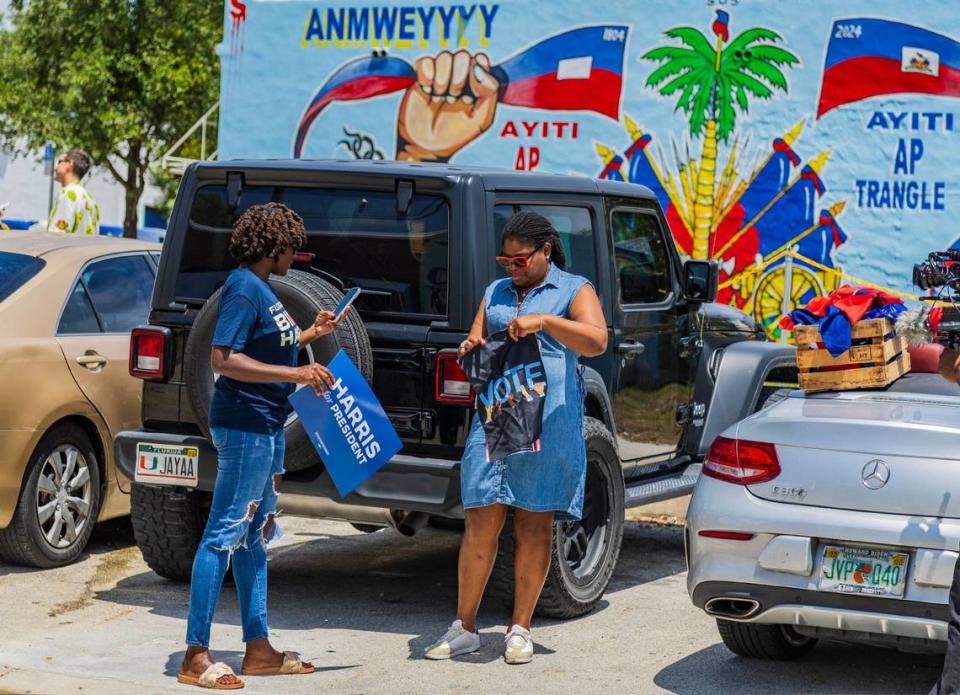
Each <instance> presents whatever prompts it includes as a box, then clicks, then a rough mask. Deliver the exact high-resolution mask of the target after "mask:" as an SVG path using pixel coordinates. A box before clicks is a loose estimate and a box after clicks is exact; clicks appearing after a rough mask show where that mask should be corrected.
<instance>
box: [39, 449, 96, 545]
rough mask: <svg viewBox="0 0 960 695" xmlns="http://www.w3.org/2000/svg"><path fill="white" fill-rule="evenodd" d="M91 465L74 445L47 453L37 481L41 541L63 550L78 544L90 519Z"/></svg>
mask: <svg viewBox="0 0 960 695" xmlns="http://www.w3.org/2000/svg"><path fill="white" fill-rule="evenodd" d="M92 498H93V487H92V485H91V484H90V464H89V462H88V461H87V458H86V457H85V456H84V455H83V452H82V451H81V450H80V449H79V448H78V447H77V446H76V445H74V444H61V445H60V446H58V447H56V448H55V449H54V450H53V451H51V452H50V455H49V456H47V458H46V459H45V460H44V462H43V465H42V466H41V468H40V475H39V477H38V478H37V507H36V509H37V521H38V522H39V523H40V530H41V532H42V533H43V538H44V540H46V542H47V543H49V544H50V546H51V547H53V548H57V549H59V550H62V549H64V548H69V547H70V546H71V545H73V544H74V543H76V542H77V538H79V537H80V536H81V535H82V534H83V531H84V529H85V528H86V526H87V524H88V523H92V521H91V520H90V502H91V500H92Z"/></svg>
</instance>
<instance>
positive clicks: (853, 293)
mask: <svg viewBox="0 0 960 695" xmlns="http://www.w3.org/2000/svg"><path fill="white" fill-rule="evenodd" d="M900 301H902V300H901V299H900V298H899V297H895V296H893V295H892V294H887V293H886V292H883V291H881V290H875V289H873V288H871V287H855V286H853V285H842V286H840V287H838V288H837V289H836V290H834V291H833V292H831V293H830V294H828V295H824V296H823V297H815V298H814V299H811V300H810V302H809V303H808V304H807V306H806V307H805V308H806V310H807V311H809V312H810V313H811V314H813V315H814V316H823V315H824V314H825V313H826V311H827V307H828V306H835V307H837V309H839V310H840V311H842V312H843V313H844V314H846V316H847V318H848V319H850V323H851V324H854V323H856V322H857V321H859V320H860V319H862V318H863V315H864V314H865V313H867V312H868V311H870V309H872V308H873V307H874V306H883V305H886V304H895V303H897V302H900Z"/></svg>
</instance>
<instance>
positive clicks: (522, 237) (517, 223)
mask: <svg viewBox="0 0 960 695" xmlns="http://www.w3.org/2000/svg"><path fill="white" fill-rule="evenodd" d="M507 239H516V240H517V241H522V242H526V243H528V244H530V245H532V246H533V247H534V248H535V249H541V248H543V247H544V246H545V245H546V244H547V242H549V243H550V245H551V247H550V260H551V261H553V263H554V265H556V266H557V267H558V268H560V270H566V268H567V256H566V254H565V253H564V252H563V244H562V243H561V242H560V235H559V234H557V230H556V229H554V228H553V225H552V224H550V220H548V219H547V218H546V217H544V216H543V215H539V214H537V213H535V212H518V213H517V214H515V215H514V216H513V217H511V218H510V219H509V220H507V224H506V225H505V226H504V228H503V236H502V238H501V243H503V242H504V241H506V240H507Z"/></svg>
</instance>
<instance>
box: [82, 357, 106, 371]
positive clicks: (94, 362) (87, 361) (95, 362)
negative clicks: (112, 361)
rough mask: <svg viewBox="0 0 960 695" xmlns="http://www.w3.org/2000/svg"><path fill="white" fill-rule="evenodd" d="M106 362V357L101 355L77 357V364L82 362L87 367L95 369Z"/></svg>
mask: <svg viewBox="0 0 960 695" xmlns="http://www.w3.org/2000/svg"><path fill="white" fill-rule="evenodd" d="M106 363H107V358H106V357H104V356H103V355H80V356H79V357H77V364H82V365H83V366H84V367H86V368H87V369H96V368H97V367H102V366H103V365H105V364H106Z"/></svg>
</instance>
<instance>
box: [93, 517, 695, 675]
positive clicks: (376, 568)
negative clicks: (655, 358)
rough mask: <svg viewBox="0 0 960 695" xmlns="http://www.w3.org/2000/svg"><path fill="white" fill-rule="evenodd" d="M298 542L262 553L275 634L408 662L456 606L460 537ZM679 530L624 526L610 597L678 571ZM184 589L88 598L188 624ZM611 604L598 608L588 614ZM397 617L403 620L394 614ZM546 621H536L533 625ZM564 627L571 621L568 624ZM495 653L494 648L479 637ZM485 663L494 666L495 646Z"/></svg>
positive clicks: (231, 602)
mask: <svg viewBox="0 0 960 695" xmlns="http://www.w3.org/2000/svg"><path fill="white" fill-rule="evenodd" d="M300 538H303V539H304V541H303V542H300V543H294V544H287V545H283V546H280V547H277V548H273V549H271V551H270V554H269V558H270V559H269V563H270V564H269V568H270V580H269V587H270V588H269V591H270V597H269V602H270V624H271V627H274V628H276V629H311V628H331V629H334V628H335V629H352V630H366V631H372V632H403V633H408V634H409V633H413V634H417V635H420V637H417V638H415V639H412V640H411V641H410V650H411V656H414V655H416V656H417V657H419V654H421V653H422V650H423V648H424V647H426V646H427V645H428V644H430V643H432V642H433V641H434V640H435V639H436V638H437V637H438V636H439V635H441V634H442V633H443V632H444V630H445V629H446V628H447V626H448V625H449V624H450V621H451V620H452V619H453V615H454V611H455V607H456V599H457V553H458V549H459V544H460V536H459V534H456V533H450V532H445V531H438V530H436V529H431V528H427V529H424V530H423V531H422V532H421V533H419V534H418V535H417V536H416V537H415V538H407V537H404V536H400V535H399V534H397V533H393V532H390V531H380V532H377V533H373V534H363V533H355V534H349V535H326V534H317V533H315V532H310V531H308V532H306V533H295V534H293V539H294V540H299V539H300ZM683 569H684V560H683V529H682V528H680V527H661V526H656V525H643V524H637V523H634V522H630V523H628V524H627V530H626V533H625V536H624V542H623V547H622V550H621V554H620V560H619V562H618V565H617V570H616V573H615V574H614V577H613V579H612V581H611V584H610V591H612V592H615V591H621V590H624V589H627V588H630V587H632V586H636V585H637V584H641V583H645V582H649V581H654V580H656V579H659V578H661V577H663V576H666V575H671V574H676V573H678V572H682V571H683ZM188 593H189V587H188V585H187V584H180V583H175V582H171V581H167V580H165V579H162V578H160V577H158V576H157V575H156V574H154V573H152V572H142V573H140V574H137V575H134V576H131V577H126V578H124V579H122V580H120V582H119V583H117V585H116V586H114V587H113V588H111V589H109V590H106V591H99V592H97V593H96V595H95V598H96V599H98V600H101V601H110V602H113V603H117V604H123V605H132V606H141V607H146V608H149V609H150V611H151V612H152V613H154V614H157V615H162V616H166V617H173V618H178V619H181V620H185V619H186V615H187V602H188ZM608 605H609V604H608V603H607V602H606V601H601V602H600V604H599V605H598V607H597V609H596V610H595V611H594V613H593V614H596V613H597V612H599V611H603V610H605V608H606V607H607V606H608ZM398 614H400V615H403V616H404V619H403V621H398V620H397V615H398ZM509 619H510V612H509V605H508V603H507V602H505V601H503V600H501V599H500V597H498V596H495V595H493V594H492V593H488V595H487V596H486V597H485V600H484V603H483V606H482V608H481V615H480V622H481V631H483V629H484V628H483V626H484V625H490V624H500V625H503V624H506V622H507V621H508V620H509ZM215 620H216V621H217V622H219V623H222V624H231V625H236V624H239V611H238V609H237V599H236V593H235V591H234V588H233V587H232V586H230V585H225V586H224V589H223V593H222V595H221V601H220V603H219V605H218V607H217V613H216V618H215ZM553 622H554V621H550V620H546V619H537V623H538V624H540V625H544V624H552V623H553ZM567 622H569V621H567ZM488 642H489V643H490V645H494V642H496V640H491V639H490V638H489V637H485V638H484V643H485V644H486V643H488ZM491 649H493V650H494V651H495V654H494V651H492V652H491V653H490V654H489V655H486V651H485V650H484V651H482V652H481V653H480V656H477V655H474V657H473V658H477V659H483V658H485V656H484V655H486V656H489V657H490V658H491V659H492V658H494V656H495V657H496V658H500V656H501V653H500V649H501V647H500V645H499V644H497V645H495V646H491Z"/></svg>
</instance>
